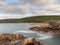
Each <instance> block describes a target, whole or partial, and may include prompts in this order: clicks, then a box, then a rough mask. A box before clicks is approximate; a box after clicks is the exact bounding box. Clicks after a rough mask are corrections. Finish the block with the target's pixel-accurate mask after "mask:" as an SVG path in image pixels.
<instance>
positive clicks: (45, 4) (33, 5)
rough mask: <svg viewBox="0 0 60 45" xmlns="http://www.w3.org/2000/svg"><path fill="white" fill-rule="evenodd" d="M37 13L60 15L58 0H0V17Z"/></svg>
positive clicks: (59, 1) (34, 14)
mask: <svg viewBox="0 0 60 45" xmlns="http://www.w3.org/2000/svg"><path fill="white" fill-rule="evenodd" d="M37 15H60V0H0V19H1V18H19V17H20V18H21V17H28V16H37Z"/></svg>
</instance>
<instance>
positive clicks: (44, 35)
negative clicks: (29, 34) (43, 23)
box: [37, 34, 53, 40]
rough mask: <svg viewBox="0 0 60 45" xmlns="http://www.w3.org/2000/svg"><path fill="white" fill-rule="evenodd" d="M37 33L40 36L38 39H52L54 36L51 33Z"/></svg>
mask: <svg viewBox="0 0 60 45" xmlns="http://www.w3.org/2000/svg"><path fill="white" fill-rule="evenodd" d="M37 35H38V36H40V37H38V38H37V39H40V40H44V39H51V38H52V37H53V35H51V34H37Z"/></svg>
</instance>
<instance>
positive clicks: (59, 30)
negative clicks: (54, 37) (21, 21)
mask: <svg viewBox="0 0 60 45" xmlns="http://www.w3.org/2000/svg"><path fill="white" fill-rule="evenodd" d="M29 30H32V31H38V32H45V33H51V34H60V22H59V23H58V22H50V23H47V24H45V23H40V24H39V25H37V26H33V27H30V28H29Z"/></svg>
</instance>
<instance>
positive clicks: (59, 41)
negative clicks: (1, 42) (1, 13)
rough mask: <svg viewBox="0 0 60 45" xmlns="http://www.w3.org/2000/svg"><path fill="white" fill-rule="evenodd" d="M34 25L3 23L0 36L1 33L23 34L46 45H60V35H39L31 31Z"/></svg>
mask: <svg viewBox="0 0 60 45" xmlns="http://www.w3.org/2000/svg"><path fill="white" fill-rule="evenodd" d="M34 25H35V24H32V23H8V24H6V23H1V24H0V34H1V33H18V34H23V35H24V36H27V37H34V38H36V40H38V41H41V42H43V43H45V44H46V45H60V35H52V34H46V33H42V32H41V33H39V32H35V31H30V30H29V27H31V26H34Z"/></svg>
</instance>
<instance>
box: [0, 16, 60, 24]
mask: <svg viewBox="0 0 60 45" xmlns="http://www.w3.org/2000/svg"><path fill="white" fill-rule="evenodd" d="M49 21H60V16H35V17H27V18H21V19H4V20H0V23H40V22H49Z"/></svg>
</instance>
